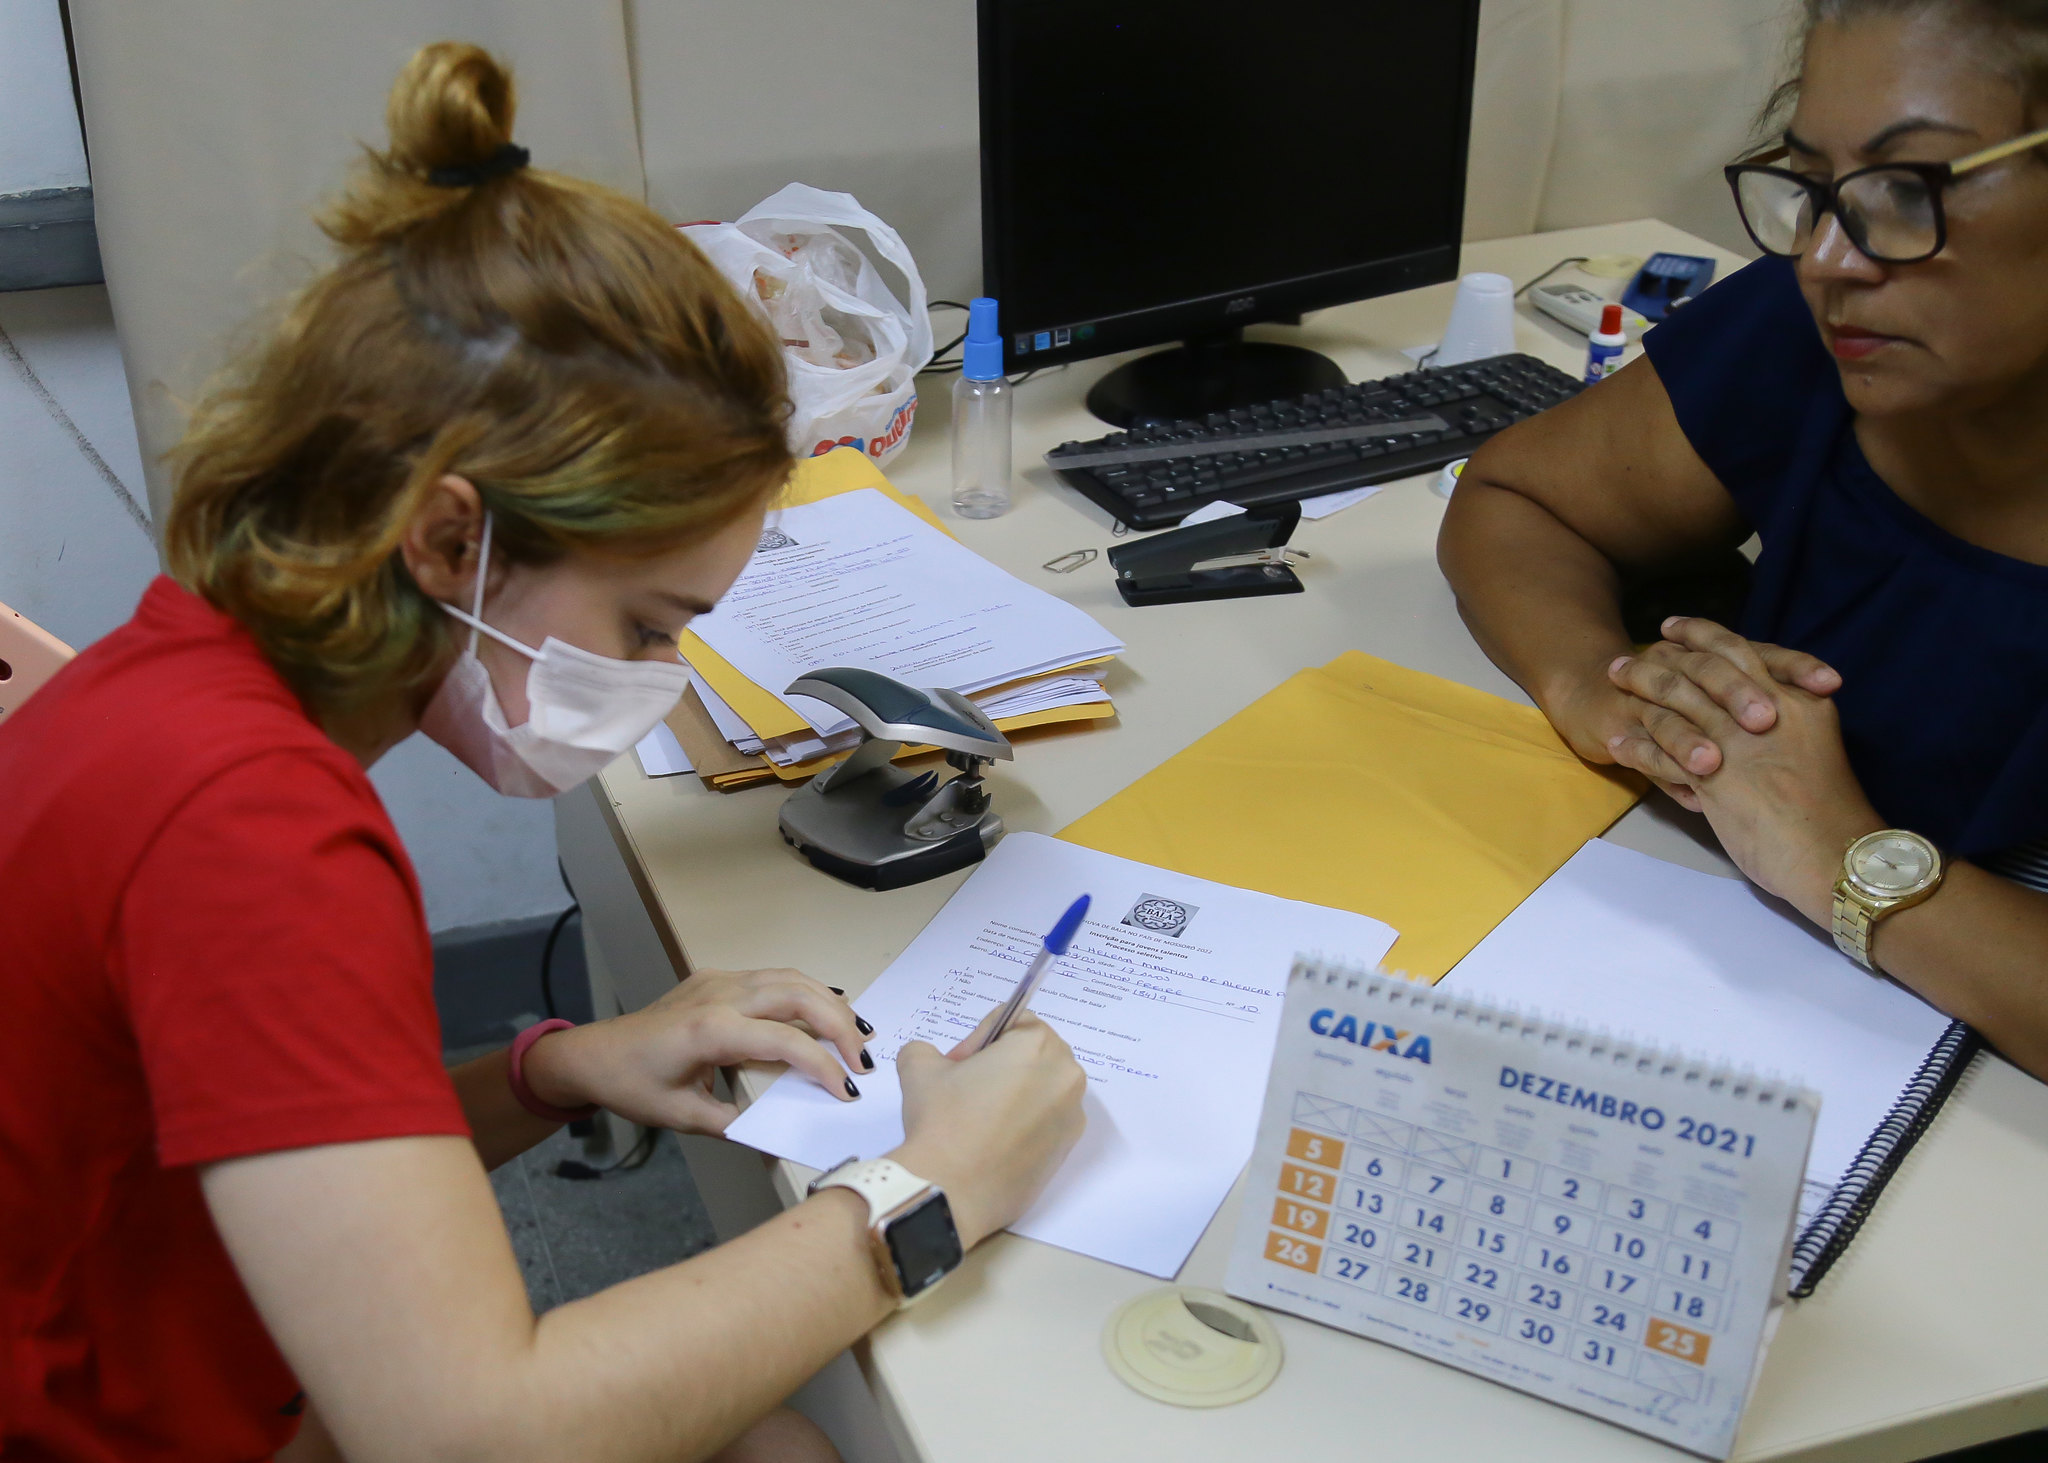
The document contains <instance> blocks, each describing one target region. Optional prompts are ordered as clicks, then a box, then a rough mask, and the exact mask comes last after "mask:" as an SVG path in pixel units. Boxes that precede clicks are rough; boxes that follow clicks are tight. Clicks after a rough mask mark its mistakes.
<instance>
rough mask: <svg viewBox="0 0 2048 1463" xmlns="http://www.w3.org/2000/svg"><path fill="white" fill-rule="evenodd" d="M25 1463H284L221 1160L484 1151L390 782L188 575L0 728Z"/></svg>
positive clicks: (6, 1150) (4, 1367)
mask: <svg viewBox="0 0 2048 1463" xmlns="http://www.w3.org/2000/svg"><path fill="white" fill-rule="evenodd" d="M0 910H4V911H5V915H4V918H0V1456H5V1457H6V1458H8V1459H10V1460H13V1459H20V1460H23V1463H28V1460H31V1459H34V1460H41V1459H63V1460H67V1463H71V1460H81V1463H83V1460H90V1463H102V1460H104V1463H114V1460H119V1463H139V1460H143V1459H149V1460H159V1459H161V1460H172V1459H176V1460H181V1463H182V1460H194V1463H196V1460H201V1459H204V1460H209V1463H213V1460H221V1463H225V1460H246V1459H261V1458H268V1457H269V1456H270V1455H271V1454H272V1453H273V1452H274V1451H275V1450H276V1449H278V1448H279V1447H281V1446H282V1445H283V1444H284V1443H285V1442H287V1441H288V1440H289V1439H290V1437H291V1436H292V1434H293V1433H294V1431H296V1429H297V1426H298V1424H297V1422H296V1417H297V1415H298V1413H299V1411H300V1408H301V1405H302V1404H301V1402H300V1399H299V1397H298V1392H299V1387H298V1383H297V1382H296V1381H295V1380H294V1379H293V1377H292V1374H291V1371H290V1369H289V1368H288V1367H287V1366H286V1365H285V1362H284V1359H283V1358H282V1357H281V1356H280V1355H279V1354H278V1351H277V1348H276V1347H275V1345H273V1344H272V1342H271V1339H270V1336H269V1333H268V1332H267V1331H266V1330H265V1329H264V1326H263V1322H262V1321H261V1319H260V1318H259V1317H258V1316H257V1314H256V1310H255V1307H254V1306H253V1305H252V1304H251V1303H250V1300H249V1297H248V1294H247V1292H246V1291H244V1289H243V1287H242V1283H241V1280H240V1279H239V1278H238V1277H237V1275H236V1273H235V1270H234V1266H233V1265H232V1263H231V1262H230V1261H229V1259H228V1256H227V1252H226V1250H225V1249H224V1248H223V1247H222V1245H221V1242H220V1238H219V1236H218V1234H217V1233H216V1232H215V1230H214V1227H213V1222H212V1219H211V1217H210V1216H209V1214H208V1212H207V1208H206V1203H205V1199H204V1197H203V1196H202V1194H201V1191H200V1187H199V1177H198V1170H197V1165H201V1164H206V1163H211V1162H214V1161H216V1160H219V1159H226V1158H235V1157H239V1156H243V1155H247V1154H252V1153H263V1152H268V1151H272V1150H276V1149H282V1148H304V1147H310V1146H313V1145H315V1144H322V1143H345V1142H351V1141H357V1140H362V1139H370V1138H386V1137H395V1136H399V1135H404V1134H420V1133H454V1134H462V1135H467V1133H468V1131H469V1130H468V1127H467V1125H466V1124H465V1123H464V1121H463V1117H462V1112H461V1109H460V1107H459V1106H458V1105H457V1103H456V1100H455V1091H454V1088H453V1086H452V1085H451V1084H450V1082H449V1080H448V1077H447V1074H446V1073H445V1072H444V1071H443V1070H442V1066H441V1053H440V1029H439V1022H438V1020H437V1019H436V1016H435V1013H434V1001H433V965H432V952H431V949H430V947H429V944H428V939H427V930H426V922H425V918H424V916H423V912H422V909H421V905H420V896H419V885H418V881H417V880H416V879H415V878H414V876H413V871H412V865H411V864H410V862H409V861H408V860H407V859H406V856H405V851H404V849H403V848H402V847H401V846H400V844H399V841H398V835H397V833H396V832H395V831H394V830H393V828H392V826H391V820H390V819H389V818H388V817H387V816H386V814H385V812H384V807H383V804H382V803H380V802H379V801H378V799H377V794H376V792H375V790H374V789H373V788H372V787H371V785H370V781H369V779H368V778H367V777H365V776H364V775H363V769H362V768H361V767H360V766H358V765H357V764H356V762H355V761H354V759H353V758H351V757H350V756H349V755H348V754H347V753H345V752H343V751H342V750H341V749H340V748H339V747H337V746H336V745H335V744H334V743H333V742H331V741H329V740H328V739H327V737H326V736H325V735H324V734H323V733H322V732H321V731H320V729H319V727H318V726H316V725H315V724H314V723H313V721H312V720H311V719H310V718H309V717H308V716H307V714H306V712H305V710H304V708H303V707H302V706H301V705H300V704H299V702H298V700H297V698H296V697H295V696H294V695H293V694H292V692H291V690H290V689H289V688H288V687H287V686H286V684H285V683H284V681H283V680H281V679H280V678H279V676H278V674H277V672H276V671H274V670H273V669H272V668H271V667H270V665H269V663H268V662H267V661H265V660H264V658H263V656H262V654H261V653H260V652H259V651H258V650H257V648H256V645H255V643H254V642H253V641H252V640H251V639H250V638H249V636H248V634H247V633H246V632H245V631H244V630H243V629H242V628H241V626H240V625H239V624H238V623H237V622H236V621H234V620H233V619H231V618H229V617H228V616H226V615H224V614H222V613H220V612H219V611H218V610H215V609H214V608H213V607H211V606H210V605H208V604H206V603H205V602H204V601H203V600H201V599H199V598H198V597H196V596H194V595H192V594H190V593H188V592H187V591H185V590H184V589H181V588H179V587H178V586H177V585H176V584H174V583H173V582H171V581H170V580H169V579H158V580H157V581H156V582H155V583H154V584H152V585H151V586H150V587H149V590H148V592H147V593H146V594H145V595H144V596H143V599H142V603H141V605H140V607H138V608H137V610H136V612H135V617H134V618H133V619H132V620H130V621H129V622H128V623H127V624H126V625H123V626H122V627H121V628H120V629H118V630H116V631H114V632H113V633H112V634H111V635H109V636H107V637H106V638H105V639H104V640H102V641H100V642H99V643H98V644H96V645H94V646H92V647H91V648H90V649H88V650H87V651H86V652H85V653H84V654H82V655H80V656H79V657H78V658H77V659H76V660H75V661H73V662H72V663H71V664H70V665H69V666H67V667H65V668H64V670H62V671H61V672H59V673H58V675H57V676H56V678H55V679H54V680H52V681H51V682H50V683H49V684H48V685H47V686H45V687H44V688H43V689H42V690H41V691H40V692H38V693H37V694H36V696H35V697H34V698H33V699H31V700H30V701H29V702H27V703H26V704H25V705H24V706H23V707H22V709H21V710H20V711H18V712H16V713H15V714H14V715H13V717H12V718H11V719H9V720H8V721H6V722H4V723H0Z"/></svg>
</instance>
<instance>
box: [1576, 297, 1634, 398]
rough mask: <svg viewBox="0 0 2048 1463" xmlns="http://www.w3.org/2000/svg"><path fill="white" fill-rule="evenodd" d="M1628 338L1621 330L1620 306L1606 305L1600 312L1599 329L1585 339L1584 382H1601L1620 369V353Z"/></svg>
mask: <svg viewBox="0 0 2048 1463" xmlns="http://www.w3.org/2000/svg"><path fill="white" fill-rule="evenodd" d="M1627 345H1628V336H1627V335H1625V334H1624V333H1623V332H1622V328H1621V306H1619V305H1606V306H1603V307H1602V308H1601V311H1600V328H1599V329H1598V330H1596V331H1594V332H1593V333H1592V334H1591V335H1589V336H1587V337H1586V380H1587V381H1588V382H1593V381H1603V380H1605V379H1606V378H1607V377H1609V376H1612V375H1613V374H1614V373H1615V372H1616V371H1619V370H1620V369H1621V353H1622V350H1623V349H1624V348H1625V347H1626V346H1627Z"/></svg>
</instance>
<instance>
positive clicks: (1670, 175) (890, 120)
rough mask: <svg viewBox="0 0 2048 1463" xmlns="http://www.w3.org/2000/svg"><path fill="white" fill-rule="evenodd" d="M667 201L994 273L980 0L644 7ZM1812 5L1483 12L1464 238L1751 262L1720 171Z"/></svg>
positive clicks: (924, 262) (1686, 3)
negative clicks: (811, 189) (1717, 247)
mask: <svg viewBox="0 0 2048 1463" xmlns="http://www.w3.org/2000/svg"><path fill="white" fill-rule="evenodd" d="M625 5H626V15H627V25H628V29H629V33H630V35H631V37H632V45H633V61H634V70H635V75H636V79H637V83H638V93H639V108H640V132H641V146H642V158H643V162H644V166H645V168H646V173H647V190H648V200H649V201H650V202H651V203H653V204H654V205H655V207H657V208H659V209H661V210H662V211H663V212H664V213H666V214H668V215H669V216H670V217H672V218H676V219H679V220H682V219H699V218H732V217H734V216H736V215H738V214H739V213H741V212H742V211H744V210H745V209H746V208H747V207H748V206H749V205H750V204H752V203H754V202H756V201H757V200H759V199H761V198H763V197H766V196H767V195H768V194H769V193H772V192H773V191H774V190H775V189H777V188H779V187H781V186H782V185H783V184H784V183H787V182H790V181H792V180H798V181H802V182H806V183H813V184H816V185H818V186H819V187H825V188H840V189H844V190H846V191H848V192H851V193H853V194H855V195H857V196H858V197H859V198H860V200H861V202H863V203H865V204H866V205H867V206H868V207H869V208H871V209H873V210H874V211H875V212H876V213H878V214H880V215H881V216H882V217H883V218H886V219H888V220H889V221H890V222H891V223H893V224H895V225H896V227H897V229H898V230H899V231H901V233H902V234H903V236H904V238H905V239H906V240H907V241H908V242H909V244H910V247H911V249H912V251H913V252H914V253H915V254H916V255H917V258H918V263H919V266H920V267H921V268H922V269H923V270H924V274H925V281H926V283H927V284H928V285H929V286H930V287H931V292H932V294H933V295H935V296H938V297H947V298H953V299H964V298H966V296H967V295H969V294H971V293H974V292H975V291H976V290H977V289H978V287H979V282H980V277H981V227H980V191H979V188H980V184H979V171H978V163H977V157H976V147H977V137H978V128H977V124H976V104H975V69H976V68H975V26H974V6H973V4H972V3H971V0H810V3H802V4H799V3H793V0H776V3H756V4H734V3H732V0H625ZM1795 5H1796V0H1485V3H1484V5H1483V6H1482V8H1481V11H1480V39H1479V62H1478V79H1477V87H1476V91H1477V102H1476V104H1475V106H1474V109H1473V131H1472V149H1471V158H1470V164H1469V171H1468V186H1467V189H1466V236H1467V237H1468V238H1479V239H1483V238H1497V237H1499V236H1501V235H1504V234H1520V233H1527V232H1529V231H1530V230H1532V229H1536V228H1563V227H1566V226H1568V225H1572V224H1584V223H1599V222H1607V221H1612V220H1616V219H1627V218H1641V217H1645V216H1656V217H1661V218H1666V219H1669V220H1670V221H1672V222H1673V223H1677V224H1679V225H1681V226H1682V227H1685V228H1688V229H1691V230H1693V231H1694V232H1696V233H1700V234H1703V235H1705V236H1706V237H1708V238H1711V239H1713V240H1715V241H1716V242H1717V243H1721V244H1725V245H1727V246H1728V247H1730V248H1738V249H1741V250H1742V251H1743V252H1745V253H1746V252H1749V248H1748V243H1747V241H1746V240H1745V239H1744V238H1743V237H1742V232H1741V229H1740V226H1739V225H1737V224H1736V222H1735V219H1734V215H1733V213H1732V211H1731V209H1730V208H1729V206H1728V202H1727V192H1726V189H1725V187H1724V185H1723V184H1722V181H1721V177H1720V167H1721V165H1722V164H1723V163H1724V162H1729V161H1732V160H1733V158H1734V157H1735V156H1736V154H1737V153H1738V152H1739V150H1740V148H1741V146H1742V143H1743V140H1744V139H1745V137H1746V136H1747V134H1748V129H1749V124H1750V120H1751V117H1752V116H1753V115H1754V113H1755V110H1756V107H1757V104H1758V102H1760V101H1761V99H1762V98H1763V96H1764V94H1765V93H1766V92H1767V91H1768V90H1769V88H1770V86H1771V85H1772V84H1773V83H1774V81H1775V79H1776V75H1777V71H1778V67H1779V63H1780V59H1781V56H1782V54H1783V38H1784V34H1785V27H1784V17H1786V16H1787V15H1789V14H1790V13H1791V11H1792V10H1793V8H1794V7H1795Z"/></svg>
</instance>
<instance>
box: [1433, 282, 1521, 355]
mask: <svg viewBox="0 0 2048 1463" xmlns="http://www.w3.org/2000/svg"><path fill="white" fill-rule="evenodd" d="M1514 348H1515V282H1514V281H1513V280H1511V279H1509V278H1508V277H1507V276H1506V275H1504V274H1485V273H1474V274H1468V275H1466V276H1465V277H1464V278H1463V279H1461V280H1459V281H1458V294H1457V298H1455V299H1453V300H1452V301H1451V321H1450V324H1448V325H1446V326H1445V327H1444V340H1443V344H1442V345H1440V346H1438V347H1437V351H1436V354H1435V355H1434V356H1432V357H1431V358H1430V360H1429V362H1428V364H1430V365H1431V366H1459V365H1463V364H1464V363H1465V362H1466V361H1477V360H1483V359H1484V358H1485V357H1487V356H1504V355H1507V354H1509V353H1510V352H1511V351H1513V350H1514Z"/></svg>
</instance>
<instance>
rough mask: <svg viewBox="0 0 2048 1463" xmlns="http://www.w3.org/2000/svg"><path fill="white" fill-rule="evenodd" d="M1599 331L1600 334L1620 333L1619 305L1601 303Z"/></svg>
mask: <svg viewBox="0 0 2048 1463" xmlns="http://www.w3.org/2000/svg"><path fill="white" fill-rule="evenodd" d="M1600 333H1601V334H1602V335H1619V334H1621V306H1619V305H1603V306H1601V307H1600Z"/></svg>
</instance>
